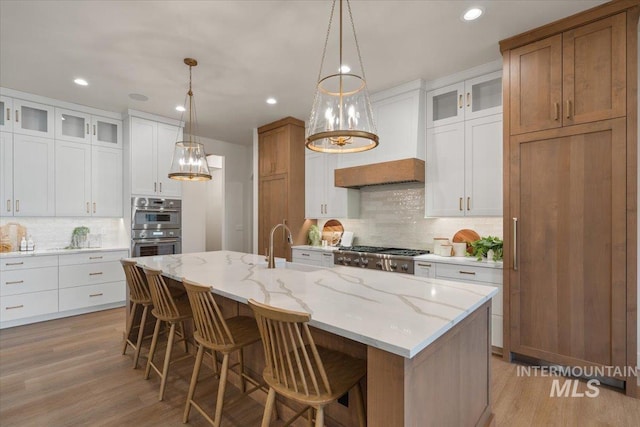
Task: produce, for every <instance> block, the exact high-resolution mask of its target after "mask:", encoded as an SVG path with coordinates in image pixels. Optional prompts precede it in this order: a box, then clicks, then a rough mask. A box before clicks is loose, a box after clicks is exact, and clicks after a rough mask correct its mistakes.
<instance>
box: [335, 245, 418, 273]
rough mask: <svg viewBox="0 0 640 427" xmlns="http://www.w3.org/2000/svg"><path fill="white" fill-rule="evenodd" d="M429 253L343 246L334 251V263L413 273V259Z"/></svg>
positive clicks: (376, 247)
mask: <svg viewBox="0 0 640 427" xmlns="http://www.w3.org/2000/svg"><path fill="white" fill-rule="evenodd" d="M428 253H430V252H429V251H428V250H423V249H401V248H383V247H378V246H350V247H344V246H341V247H340V248H338V250H337V251H335V252H334V253H333V264H334V265H346V266H351V267H360V268H370V269H372V270H380V271H392V272H395V273H405V274H413V272H414V271H413V259H414V258H415V257H417V256H419V255H424V254H428Z"/></svg>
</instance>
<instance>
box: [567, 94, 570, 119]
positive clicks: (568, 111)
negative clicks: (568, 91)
mask: <svg viewBox="0 0 640 427" xmlns="http://www.w3.org/2000/svg"><path fill="white" fill-rule="evenodd" d="M570 118H571V100H570V99H567V119H570Z"/></svg>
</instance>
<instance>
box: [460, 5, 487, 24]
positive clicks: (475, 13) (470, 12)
mask: <svg viewBox="0 0 640 427" xmlns="http://www.w3.org/2000/svg"><path fill="white" fill-rule="evenodd" d="M483 13H484V10H483V9H482V8H481V7H471V8H469V9H467V10H466V12H465V13H464V14H463V15H462V19H463V20H464V21H473V20H476V19H478V18H480V16H481V15H482V14H483Z"/></svg>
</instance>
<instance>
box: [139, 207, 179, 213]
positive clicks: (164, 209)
mask: <svg viewBox="0 0 640 427" xmlns="http://www.w3.org/2000/svg"><path fill="white" fill-rule="evenodd" d="M135 211H136V212H158V213H162V212H180V211H179V210H178V209H166V208H135Z"/></svg>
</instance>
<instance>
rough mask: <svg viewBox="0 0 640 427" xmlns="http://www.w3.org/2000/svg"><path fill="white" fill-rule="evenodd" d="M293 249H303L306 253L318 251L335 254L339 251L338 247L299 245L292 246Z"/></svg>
mask: <svg viewBox="0 0 640 427" xmlns="http://www.w3.org/2000/svg"><path fill="white" fill-rule="evenodd" d="M291 249H302V250H304V251H318V252H335V251H337V250H338V247H337V246H324V247H323V246H311V245H297V246H291Z"/></svg>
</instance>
